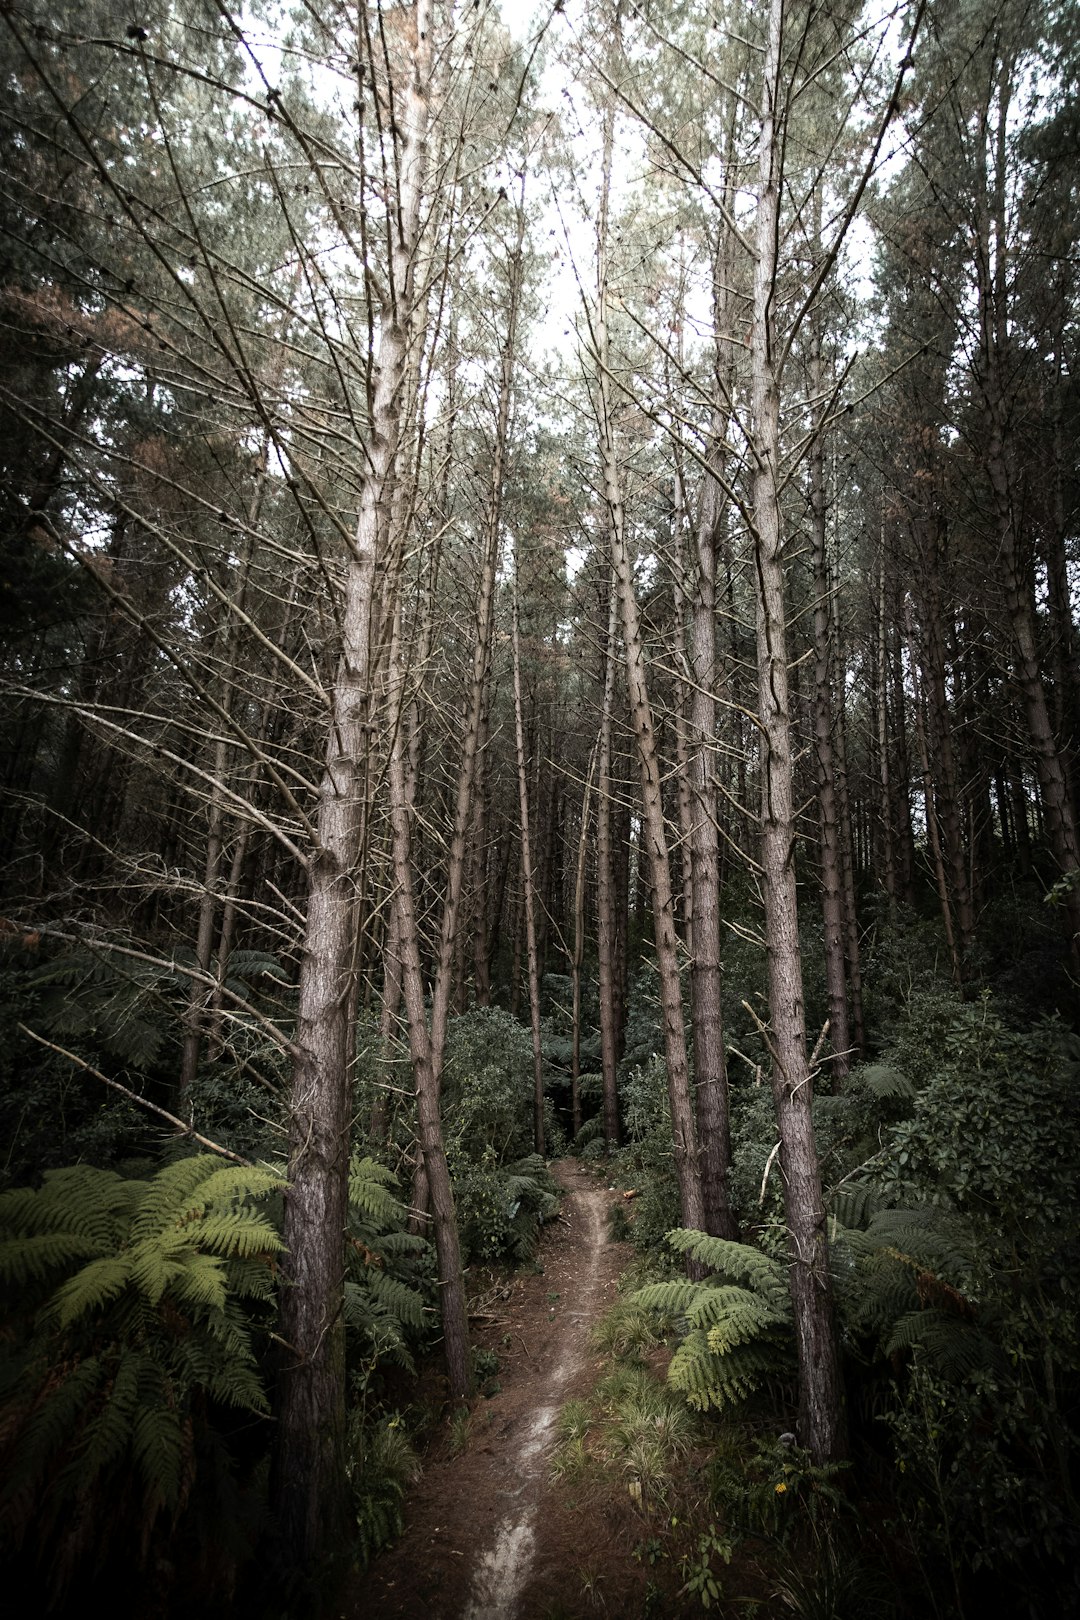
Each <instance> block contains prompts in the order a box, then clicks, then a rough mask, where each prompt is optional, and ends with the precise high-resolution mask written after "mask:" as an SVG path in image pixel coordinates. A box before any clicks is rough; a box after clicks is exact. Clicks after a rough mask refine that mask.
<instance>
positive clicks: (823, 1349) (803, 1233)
mask: <svg viewBox="0 0 1080 1620" xmlns="http://www.w3.org/2000/svg"><path fill="white" fill-rule="evenodd" d="M782 31H783V0H770V3H769V10H768V21H767V41H766V48H765V63H764V73H763V79H762V99H761V138H760V154H759V172H758V198H757V221H756V241H755V246H756V259H755V265H754V294H753V321H752V326H751V337H750V352H751V368H752V418H751V424H750V430H751V446H750V448H751V456H752V461H753V524H754V563H755V585H756V599H757V647H758V686H759V720H760V726H761V736H762V796H761V818H762V837H761V852H762V853H761V867H762V886H763V890H764V899H765V937H766V942H767V951H768V980H769V1013H770V1023H771V1036H770V1049H771V1056H772V1085H773V1098H774V1102H775V1106H776V1116H777V1123H778V1127H779V1134H780V1142H781V1149H780V1154H781V1166H782V1169H783V1178H784V1214H785V1218H786V1220H787V1226H788V1242H789V1253H790V1259H791V1271H790V1279H791V1298H792V1306H793V1309H794V1316H795V1337H796V1344H797V1348H798V1361H799V1437H800V1440H801V1442H802V1444H803V1445H804V1446H805V1447H806V1448H807V1450H808V1451H809V1452H810V1455H811V1457H812V1459H813V1461H814V1462H815V1463H824V1462H827V1461H831V1460H835V1459H836V1458H838V1457H840V1456H842V1455H843V1453H844V1451H845V1449H846V1436H845V1430H844V1416H843V1392H842V1385H841V1380H840V1368H839V1362H838V1357H837V1350H836V1342H835V1338H834V1332H833V1311H832V1284H831V1280H830V1277H829V1266H828V1252H827V1245H826V1234H825V1211H824V1206H823V1202H822V1193H821V1172H820V1168H819V1165H818V1159H817V1150H816V1146H815V1142H814V1128H813V1122H812V1120H811V1114H810V1104H811V1095H812V1088H813V1075H812V1072H811V1070H810V1068H809V1066H808V1063H807V1053H806V1031H805V1016H804V1009H803V984H802V958H801V954H800V947H799V932H798V907H797V899H796V887H795V808H794V803H793V793H792V775H793V771H792V746H791V715H790V709H789V699H788V664H787V646H786V639H787V638H786V620H785V607H784V576H783V555H782V539H781V522H780V484H779V479H780V466H779V404H780V401H779V377H778V374H777V370H778V368H777V361H776V350H775V329H774V310H775V302H774V301H775V297H776V278H777V236H778V229H779V207H780V183H781V165H782V152H783V141H782V130H781V127H780V123H779V109H780V104H781V82H780V75H781V66H780V64H781V36H782Z"/></svg>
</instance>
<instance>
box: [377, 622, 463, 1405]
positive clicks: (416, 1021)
mask: <svg viewBox="0 0 1080 1620" xmlns="http://www.w3.org/2000/svg"><path fill="white" fill-rule="evenodd" d="M398 618H400V614H399V615H398ZM398 643H399V629H398V624H397V623H395V628H394V635H393V637H392V643H391V653H390V669H389V680H390V695H391V699H392V700H394V699H396V702H393V701H392V707H393V709H394V710H395V711H396V712H397V713H399V714H400V712H401V700H402V698H403V695H404V694H403V690H402V689H403V685H404V677H403V674H402V670H401V654H400V648H399V644H398ZM387 780H388V784H389V789H390V824H391V829H392V834H393V863H394V879H395V882H396V884H397V895H396V900H395V903H396V905H397V908H398V940H399V945H400V952H401V984H402V994H403V996H404V1001H405V1014H406V1022H407V1024H408V1029H409V1055H410V1057H411V1059H412V1069H413V1079H414V1082H415V1085H416V1109H417V1116H418V1121H419V1127H420V1151H421V1153H422V1154H423V1160H424V1170H425V1174H426V1179H427V1187H428V1195H429V1197H430V1200H431V1216H432V1224H433V1226H434V1229H435V1252H436V1255H437V1257H438V1267H439V1310H440V1313H441V1316H442V1326H443V1354H444V1356H445V1359H446V1373H447V1379H448V1381H449V1385H450V1393H451V1395H452V1396H453V1397H454V1399H455V1400H464V1399H465V1397H466V1396H467V1395H468V1393H469V1390H470V1388H471V1386H472V1366H471V1361H470V1356H469V1325H468V1312H467V1307H466V1301H465V1280H464V1275H463V1272H462V1268H461V1248H460V1244H459V1242H458V1230H457V1220H456V1217H455V1214H454V1195H453V1190H452V1188H451V1185H450V1171H449V1168H448V1166H447V1162H446V1149H445V1146H444V1144H443V1133H442V1118H441V1115H440V1111H439V1081H438V1075H437V1074H436V1071H435V1066H434V1063H433V1060H432V1038H431V1033H430V1031H429V1030H428V1023H427V1008H426V1005H425V1002H424V978H423V972H422V969H421V966H420V944H419V929H418V927H417V921H416V901H415V897H414V889H413V862H412V853H411V842H412V817H411V815H410V808H409V796H408V788H407V782H406V764H405V741H404V732H403V727H402V726H401V725H400V724H399V725H397V726H395V727H394V731H393V740H392V742H391V747H390V759H389V763H388V767H387Z"/></svg>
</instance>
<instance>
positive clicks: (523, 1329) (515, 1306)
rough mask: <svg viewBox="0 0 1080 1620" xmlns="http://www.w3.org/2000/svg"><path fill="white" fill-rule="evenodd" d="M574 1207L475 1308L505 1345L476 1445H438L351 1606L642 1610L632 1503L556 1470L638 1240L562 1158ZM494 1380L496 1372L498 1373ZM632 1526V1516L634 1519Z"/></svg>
mask: <svg viewBox="0 0 1080 1620" xmlns="http://www.w3.org/2000/svg"><path fill="white" fill-rule="evenodd" d="M553 1170H554V1174H555V1175H556V1177H557V1178H558V1180H559V1182H560V1183H561V1184H562V1186H563V1188H564V1189H565V1193H566V1196H565V1198H564V1200H563V1205H562V1212H561V1214H560V1216H559V1218H558V1220H557V1221H555V1222H552V1223H551V1225H550V1226H549V1227H548V1229H547V1231H546V1232H545V1234H544V1238H543V1242H542V1245H541V1250H540V1264H541V1266H542V1268H543V1269H542V1272H541V1273H538V1274H528V1275H525V1274H520V1275H516V1276H512V1277H507V1278H506V1279H505V1280H504V1281H503V1282H502V1283H501V1285H499V1286H497V1287H496V1288H495V1289H494V1297H492V1298H490V1299H488V1300H486V1301H485V1310H484V1313H483V1315H482V1316H481V1318H480V1319H479V1320H478V1321H475V1322H474V1324H473V1325H474V1344H476V1345H477V1346H478V1347H484V1348H490V1349H493V1350H494V1351H495V1352H496V1354H497V1355H498V1357H499V1371H498V1375H497V1382H498V1385H499V1388H498V1391H497V1392H496V1393H493V1394H492V1395H491V1397H490V1399H484V1398H483V1397H482V1396H481V1397H478V1398H477V1400H476V1401H474V1403H473V1407H472V1413H471V1417H470V1419H469V1426H468V1437H467V1440H466V1443H465V1445H464V1448H463V1449H462V1450H461V1452H460V1453H459V1454H458V1455H456V1456H453V1455H449V1449H450V1448H449V1445H448V1443H446V1442H444V1443H443V1445H442V1448H441V1455H439V1454H436V1455H435V1456H433V1457H429V1458H428V1459H427V1460H426V1462H425V1467H424V1474H423V1477H422V1478H421V1480H420V1481H419V1482H418V1484H417V1485H416V1487H415V1489H414V1490H413V1492H412V1494H411V1495H410V1499H409V1502H408V1506H407V1515H406V1529H405V1534H404V1536H403V1537H402V1539H401V1541H400V1542H399V1543H398V1544H397V1546H396V1547H394V1548H393V1549H392V1550H391V1551H389V1552H387V1553H385V1554H384V1555H383V1556H382V1557H381V1558H379V1559H377V1560H376V1562H375V1563H374V1565H373V1566H372V1568H371V1569H370V1570H369V1571H368V1573H367V1576H366V1577H365V1578H364V1580H363V1582H362V1583H361V1585H360V1589H359V1590H358V1591H356V1593H355V1594H354V1599H355V1600H354V1602H353V1603H352V1604H351V1605H350V1609H351V1611H352V1613H353V1614H355V1615H357V1616H359V1615H361V1614H363V1615H364V1616H372V1617H375V1620H391V1617H395V1616H396V1617H401V1620H419V1617H421V1616H423V1617H425V1620H428V1617H430V1620H548V1617H554V1616H559V1617H561V1620H568V1617H570V1616H578V1615H581V1616H585V1615H590V1614H594V1613H596V1612H597V1611H598V1610H605V1609H606V1611H607V1613H608V1614H614V1615H631V1614H634V1615H638V1614H641V1613H642V1608H643V1601H644V1589H645V1584H646V1571H645V1569H643V1568H642V1566H640V1565H638V1564H635V1563H634V1561H633V1560H632V1559H631V1558H630V1556H629V1554H630V1550H631V1547H632V1545H633V1542H632V1539H628V1536H627V1523H626V1521H627V1519H628V1518H629V1519H630V1520H631V1521H632V1518H633V1515H632V1511H631V1512H629V1513H628V1511H627V1509H628V1508H629V1506H630V1504H629V1502H627V1504H626V1505H625V1506H624V1505H623V1504H617V1505H616V1507H615V1508H614V1509H613V1507H612V1505H611V1503H610V1502H604V1501H588V1502H586V1501H585V1500H583V1499H582V1497H581V1495H580V1493H579V1494H578V1496H577V1499H576V1500H575V1499H574V1493H573V1491H568V1490H567V1489H565V1488H560V1487H558V1486H555V1485H553V1484H552V1482H551V1481H550V1478H549V1466H548V1464H549V1459H550V1454H551V1450H552V1447H553V1445H554V1441H555V1420H556V1419H557V1417H558V1414H559V1411H560V1409H561V1408H562V1406H563V1405H564V1404H565V1402H566V1401H567V1400H569V1399H570V1398H571V1397H573V1396H575V1395H580V1396H585V1395H587V1394H588V1393H589V1391H590V1390H591V1388H592V1385H593V1383H594V1381H595V1378H596V1375H597V1372H598V1371H599V1369H600V1367H601V1365H602V1362H601V1361H599V1360H598V1359H597V1358H596V1357H595V1356H590V1352H589V1349H588V1343H587V1336H588V1330H589V1328H590V1327H591V1326H592V1324H593V1323H594V1322H595V1321H596V1320H597V1319H598V1318H599V1317H600V1316H601V1315H602V1314H603V1313H604V1311H605V1310H606V1309H607V1308H608V1306H609V1304H610V1303H611V1300H612V1298H613V1295H614V1291H615V1282H616V1278H617V1277H618V1275H619V1272H620V1271H621V1270H623V1269H625V1267H626V1265H627V1264H628V1262H629V1258H630V1250H629V1248H628V1246H626V1245H622V1244H615V1243H612V1242H610V1241H609V1238H608V1224H609V1214H610V1210H611V1207H612V1205H614V1204H616V1203H619V1202H620V1201H621V1197H622V1195H621V1194H620V1193H617V1192H615V1191H612V1190H609V1188H608V1186H607V1184H606V1182H605V1181H598V1180H597V1179H596V1178H595V1177H594V1176H593V1175H591V1174H590V1173H589V1172H588V1171H587V1170H586V1169H584V1168H583V1167H582V1166H581V1165H579V1164H577V1163H576V1162H574V1161H563V1162H561V1163H558V1164H556V1165H554V1166H553ZM489 1387H491V1386H489ZM631 1529H632V1523H631Z"/></svg>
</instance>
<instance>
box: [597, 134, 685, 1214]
mask: <svg viewBox="0 0 1080 1620" xmlns="http://www.w3.org/2000/svg"><path fill="white" fill-rule="evenodd" d="M614 121H615V119H614V106H613V104H612V103H610V102H609V104H608V107H607V109H606V111H605V114H604V155H603V174H602V179H601V199H600V224H599V232H598V244H597V247H598V251H597V260H598V263H597V301H596V309H595V319H594V333H595V340H596V354H595V357H594V358H595V364H596V394H597V403H598V411H597V419H598V427H599V432H600V455H601V460H602V464H603V478H604V497H605V500H606V503H607V509H608V538H609V542H610V545H611V566H612V571H613V573H614V576H615V583H616V590H617V595H618V602H619V615H620V620H621V623H622V633H623V645H624V648H625V651H626V685H627V695H628V697H629V701H630V717H631V722H632V724H633V729H634V738H635V741H636V744H637V757H638V772H639V776H640V783H641V801H642V826H641V842H642V846H643V850H644V854H645V860H644V862H643V863H642V864H643V865H645V866H646V867H647V870H648V872H649V876H650V886H651V889H652V912H653V933H654V939H655V942H656V963H657V969H658V971H659V976H660V1007H661V1017H662V1021H663V1030H664V1057H665V1060H666V1065H667V1084H668V1101H669V1103H670V1106H671V1127H672V1134H673V1138H674V1149H675V1173H676V1176H677V1178H678V1184H679V1209H680V1215H681V1219H682V1223H683V1225H684V1226H687V1227H694V1228H696V1229H698V1230H701V1228H702V1227H703V1224H704V1220H705V1208H704V1204H703V1202H702V1195H701V1174H700V1169H699V1166H698V1145H697V1131H696V1127H695V1122H694V1110H693V1107H692V1105H691V1101H690V1074H689V1064H688V1062H687V1054H686V1030H685V1027H684V1024H683V1006H682V990H681V986H680V982H679V948H678V936H677V933H676V929H675V904H674V897H673V895H672V887H671V864H670V860H669V858H668V843H667V831H666V828H665V826H664V805H663V796H662V791H661V779H660V762H659V758H658V754H657V747H656V731H655V728H654V726H653V718H652V709H651V706H650V703H649V689H648V680H647V677H646V672H645V654H644V648H643V645H642V635H641V622H640V618H639V614H638V605H637V598H636V596H635V594H634V581H633V576H632V574H631V571H630V558H629V555H628V552H627V546H626V517H625V512H624V509H623V500H622V488H621V483H620V477H619V464H618V458H617V455H616V450H615V422H614V413H613V410H612V405H611V385H610V376H611V370H610V352H609V340H608V321H607V310H608V285H607V254H608V240H607V236H608V205H609V198H610V190H611V148H612V135H613V129H614ZM639 875H640V874H639Z"/></svg>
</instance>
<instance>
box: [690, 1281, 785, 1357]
mask: <svg viewBox="0 0 1080 1620" xmlns="http://www.w3.org/2000/svg"><path fill="white" fill-rule="evenodd" d="M687 1320H688V1321H689V1323H690V1325H691V1326H692V1327H695V1328H705V1329H706V1330H707V1332H708V1335H709V1349H710V1350H713V1351H715V1352H716V1354H717V1355H720V1356H722V1355H726V1354H727V1352H728V1351H729V1350H733V1349H734V1348H735V1347H736V1345H740V1344H747V1343H749V1342H750V1340H751V1339H756V1338H758V1337H760V1335H761V1334H762V1333H763V1332H764V1331H765V1329H766V1328H769V1327H778V1326H780V1325H781V1324H782V1323H784V1322H785V1321H786V1320H787V1313H786V1312H780V1311H777V1310H774V1309H773V1308H772V1306H770V1305H769V1303H768V1302H767V1301H766V1300H764V1299H762V1298H761V1297H760V1295H758V1294H752V1293H751V1292H750V1291H749V1289H747V1288H739V1287H736V1286H735V1285H733V1284H729V1285H728V1286H726V1287H723V1288H703V1289H702V1290H701V1292H700V1293H699V1295H698V1297H697V1298H696V1299H695V1300H694V1303H693V1304H692V1305H691V1307H690V1309H689V1310H688V1312H687Z"/></svg>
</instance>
